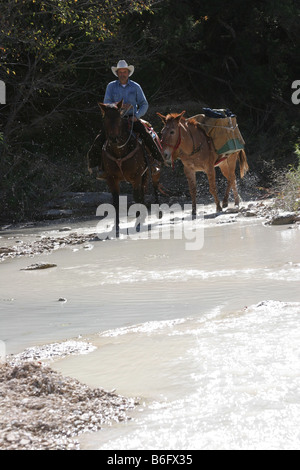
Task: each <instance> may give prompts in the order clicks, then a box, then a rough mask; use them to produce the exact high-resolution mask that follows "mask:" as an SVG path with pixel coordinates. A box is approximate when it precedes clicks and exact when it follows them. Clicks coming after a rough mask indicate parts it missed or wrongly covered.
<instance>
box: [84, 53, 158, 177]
mask: <svg viewBox="0 0 300 470" xmlns="http://www.w3.org/2000/svg"><path fill="white" fill-rule="evenodd" d="M111 70H112V72H113V74H114V75H115V76H116V77H118V80H114V81H112V82H110V83H109V84H108V85H107V88H106V92H105V96H104V101H103V102H104V104H113V103H117V102H120V101H121V100H122V99H123V103H124V105H123V107H124V117H127V118H128V120H129V125H130V126H131V127H132V130H133V132H135V133H137V134H139V136H140V137H141V139H142V140H143V143H144V145H145V146H146V147H147V148H148V150H149V151H150V153H151V155H150V158H151V157H152V158H151V170H152V172H155V171H158V168H156V166H155V164H154V161H153V160H158V161H159V162H164V160H163V157H162V155H161V153H160V151H159V149H158V147H157V145H156V143H155V142H154V140H153V138H152V136H151V134H150V133H149V132H148V131H147V129H146V128H145V126H144V124H143V123H142V122H141V121H140V118H141V117H142V116H144V115H145V114H146V112H147V110H148V106H149V105H148V101H147V99H146V97H145V94H144V92H143V90H142V88H141V86H140V85H139V84H138V83H136V82H134V81H132V80H129V77H131V75H132V74H133V72H134V66H133V65H128V64H127V62H126V61H125V60H120V61H119V62H118V64H117V66H116V67H114V66H113V67H111ZM105 139H106V137H105V133H104V130H103V127H102V128H101V129H100V132H99V134H98V135H97V137H96V139H95V141H94V143H93V145H92V147H91V148H90V150H89V152H88V155H87V158H88V169H89V172H90V173H92V172H93V169H94V168H96V169H97V175H96V177H97V179H105V178H106V174H105V172H104V170H103V166H102V147H103V145H104V143H105Z"/></svg>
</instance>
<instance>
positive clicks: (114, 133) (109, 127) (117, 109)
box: [98, 100, 124, 144]
mask: <svg viewBox="0 0 300 470" xmlns="http://www.w3.org/2000/svg"><path fill="white" fill-rule="evenodd" d="M98 105H99V107H100V109H101V112H102V116H103V121H104V132H105V135H106V138H107V139H108V140H110V141H111V142H112V143H115V144H116V143H117V142H118V141H119V140H121V138H122V132H123V121H122V116H123V113H124V109H122V107H123V100H121V101H119V102H118V103H114V104H103V103H98Z"/></svg>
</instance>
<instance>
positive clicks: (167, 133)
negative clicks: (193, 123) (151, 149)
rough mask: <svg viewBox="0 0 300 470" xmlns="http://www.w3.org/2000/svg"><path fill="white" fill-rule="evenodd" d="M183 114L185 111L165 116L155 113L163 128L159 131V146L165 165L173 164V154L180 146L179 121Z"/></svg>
mask: <svg viewBox="0 0 300 470" xmlns="http://www.w3.org/2000/svg"><path fill="white" fill-rule="evenodd" d="M184 113H185V111H182V113H180V114H168V115H167V116H163V115H162V114H160V113H156V114H157V115H158V116H159V117H160V118H161V120H162V121H163V123H164V127H163V129H162V131H161V146H162V151H163V154H164V157H165V159H166V161H167V163H171V162H172V163H173V161H174V158H175V157H174V154H175V152H176V150H177V149H178V147H179V146H180V142H181V133H180V121H181V120H182V119H184V118H183V115H184Z"/></svg>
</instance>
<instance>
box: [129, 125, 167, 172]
mask: <svg viewBox="0 0 300 470" xmlns="http://www.w3.org/2000/svg"><path fill="white" fill-rule="evenodd" d="M133 130H135V131H136V132H138V133H139V134H140V136H141V138H142V140H143V142H144V144H145V146H146V147H147V148H148V149H149V150H150V153H151V154H152V156H153V158H154V159H155V160H158V161H159V162H161V163H165V162H164V159H163V157H162V154H161V152H160V151H159V149H158V147H157V145H156V143H155V142H154V140H153V138H152V136H151V134H149V132H148V131H147V130H146V128H145V126H144V124H143V123H142V122H141V121H136V122H135V123H134V127H133Z"/></svg>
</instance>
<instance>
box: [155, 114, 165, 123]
mask: <svg viewBox="0 0 300 470" xmlns="http://www.w3.org/2000/svg"><path fill="white" fill-rule="evenodd" d="M156 114H157V116H159V117H160V119H161V120H162V122H163V123H164V124H165V123H166V121H167V119H166V116H163V115H162V114H160V113H156Z"/></svg>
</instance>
